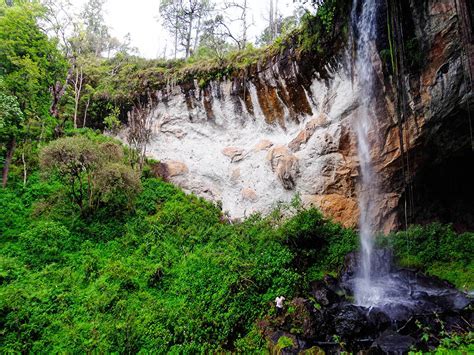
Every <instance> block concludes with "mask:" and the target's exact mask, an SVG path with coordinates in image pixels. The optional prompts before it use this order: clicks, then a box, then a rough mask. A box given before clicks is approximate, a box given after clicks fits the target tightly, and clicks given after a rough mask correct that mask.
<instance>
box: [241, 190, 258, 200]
mask: <svg viewBox="0 0 474 355" xmlns="http://www.w3.org/2000/svg"><path fill="white" fill-rule="evenodd" d="M242 198H243V199H244V200H247V201H251V202H256V201H257V200H258V196H257V193H256V192H255V190H252V189H250V188H245V189H243V190H242Z"/></svg>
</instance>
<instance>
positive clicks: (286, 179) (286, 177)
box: [267, 145, 300, 190]
mask: <svg viewBox="0 0 474 355" xmlns="http://www.w3.org/2000/svg"><path fill="white" fill-rule="evenodd" d="M267 160H268V161H269V162H270V166H271V168H272V171H273V172H275V173H276V175H277V177H278V179H279V180H280V182H281V183H282V185H283V187H284V188H285V189H286V190H293V189H294V188H295V186H296V179H297V178H298V176H299V172H300V171H299V160H298V158H297V157H296V156H295V155H293V154H291V152H290V151H289V150H288V148H287V147H285V146H283V145H279V146H275V147H273V148H271V149H270V150H269V152H268V154H267Z"/></svg>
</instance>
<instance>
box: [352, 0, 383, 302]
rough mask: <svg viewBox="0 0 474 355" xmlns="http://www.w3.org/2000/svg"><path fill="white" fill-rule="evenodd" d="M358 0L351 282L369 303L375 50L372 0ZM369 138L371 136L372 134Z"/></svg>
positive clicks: (374, 293) (374, 291) (373, 295)
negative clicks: (355, 265) (355, 237)
mask: <svg viewBox="0 0 474 355" xmlns="http://www.w3.org/2000/svg"><path fill="white" fill-rule="evenodd" d="M358 5H359V4H358V0H354V3H353V9H352V23H353V26H355V31H356V34H355V36H356V42H355V46H356V48H355V49H356V59H355V62H354V65H353V71H354V74H355V86H354V89H355V90H356V94H357V97H358V101H359V108H358V110H357V112H356V117H355V120H354V130H355V133H356V136H357V153H358V158H359V162H360V173H361V179H360V186H359V192H358V200H359V210H360V216H359V234H360V244H361V252H360V267H359V275H358V277H357V279H356V284H355V298H356V303H357V304H360V305H372V304H375V303H377V302H378V301H379V300H380V299H381V298H382V290H383V288H380V287H375V285H374V282H373V279H374V276H375V275H374V274H375V270H374V268H373V265H372V264H373V262H372V254H373V244H374V232H375V227H376V226H375V221H374V216H375V215H376V211H375V208H376V203H375V202H376V201H377V197H378V195H379V187H378V183H377V176H376V175H375V174H374V171H373V166H372V157H371V151H372V149H371V148H372V145H371V143H372V142H371V137H370V134H371V133H372V135H373V136H375V135H376V133H375V132H374V120H375V112H374V108H375V95H374V79H375V71H374V68H373V65H372V60H371V58H372V54H373V53H375V52H376V49H375V40H376V36H377V33H376V29H377V26H376V13H377V1H376V0H363V1H362V4H361V6H362V8H361V9H360V13H358ZM372 141H373V138H372Z"/></svg>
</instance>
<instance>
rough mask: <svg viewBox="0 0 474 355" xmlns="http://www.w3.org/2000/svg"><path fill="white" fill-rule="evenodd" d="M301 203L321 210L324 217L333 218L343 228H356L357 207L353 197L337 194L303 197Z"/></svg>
mask: <svg viewBox="0 0 474 355" xmlns="http://www.w3.org/2000/svg"><path fill="white" fill-rule="evenodd" d="M302 199H303V203H304V204H305V205H307V206H314V207H317V208H318V209H320V210H321V212H322V213H323V214H324V215H325V216H329V217H331V218H333V219H334V220H335V221H336V222H339V223H341V224H342V225H343V226H344V227H348V228H352V227H355V226H357V221H358V218H359V206H358V203H357V200H356V199H355V198H353V197H347V196H344V195H338V194H323V195H304V196H303V198H302Z"/></svg>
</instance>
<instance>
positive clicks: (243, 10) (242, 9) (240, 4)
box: [224, 0, 249, 49]
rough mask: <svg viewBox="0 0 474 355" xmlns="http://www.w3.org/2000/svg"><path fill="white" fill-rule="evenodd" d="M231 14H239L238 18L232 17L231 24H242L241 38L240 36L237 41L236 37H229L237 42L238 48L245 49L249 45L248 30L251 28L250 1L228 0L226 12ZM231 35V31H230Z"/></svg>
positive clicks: (225, 5) (225, 7) (225, 6)
mask: <svg viewBox="0 0 474 355" xmlns="http://www.w3.org/2000/svg"><path fill="white" fill-rule="evenodd" d="M229 10H230V12H232V13H233V12H237V13H238V16H237V18H232V17H230V18H229V19H230V22H235V21H238V22H240V29H241V30H240V36H238V40H235V38H234V37H235V36H231V35H229V37H230V38H232V39H234V40H235V41H236V42H237V46H238V47H239V49H244V48H245V46H246V45H247V30H248V27H249V23H248V17H247V15H248V10H249V7H248V0H232V1H230V0H226V1H225V2H224V11H229ZM226 27H227V26H226ZM229 34H230V31H229Z"/></svg>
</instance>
